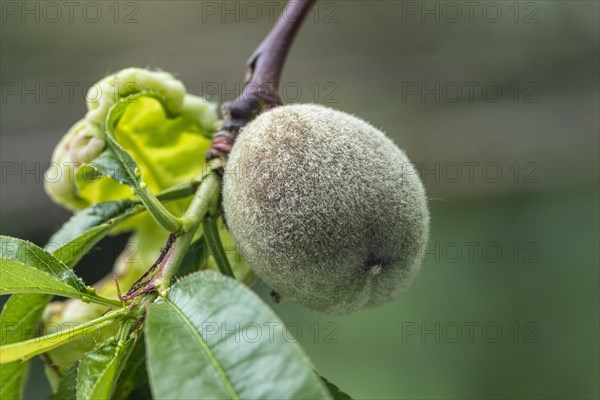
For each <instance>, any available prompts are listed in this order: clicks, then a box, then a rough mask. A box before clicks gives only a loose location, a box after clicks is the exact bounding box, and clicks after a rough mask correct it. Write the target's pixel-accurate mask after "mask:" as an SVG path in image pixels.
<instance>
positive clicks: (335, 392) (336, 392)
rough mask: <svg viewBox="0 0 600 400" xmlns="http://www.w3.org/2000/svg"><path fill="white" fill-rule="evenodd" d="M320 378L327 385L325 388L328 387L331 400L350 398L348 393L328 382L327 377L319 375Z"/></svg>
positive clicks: (347, 399) (348, 399)
mask: <svg viewBox="0 0 600 400" xmlns="http://www.w3.org/2000/svg"><path fill="white" fill-rule="evenodd" d="M321 380H322V381H323V382H324V383H325V385H327V389H329V393H331V396H333V400H352V397H350V395H349V394H346V393H344V392H342V391H341V390H340V388H339V387H337V386H336V385H334V384H333V383H331V382H329V381H328V380H327V379H325V378H324V377H322V376H321Z"/></svg>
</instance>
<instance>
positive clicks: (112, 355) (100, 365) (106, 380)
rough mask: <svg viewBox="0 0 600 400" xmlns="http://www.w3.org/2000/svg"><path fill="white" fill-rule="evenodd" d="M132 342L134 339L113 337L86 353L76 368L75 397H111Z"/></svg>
mask: <svg viewBox="0 0 600 400" xmlns="http://www.w3.org/2000/svg"><path fill="white" fill-rule="evenodd" d="M134 344H135V340H134V339H128V340H127V341H123V340H120V341H117V340H116V339H114V340H112V341H109V342H108V343H105V344H104V345H102V346H101V347H99V348H97V349H94V350H92V351H90V352H89V353H86V355H85V356H84V357H83V358H82V359H81V360H80V361H79V367H78V368H77V398H78V399H80V400H87V399H109V398H111V396H112V393H113V391H114V388H115V386H116V383H117V381H118V379H119V375H120V374H121V371H122V370H123V367H124V366H125V362H126V361H127V358H128V357H129V355H130V354H131V351H132V350H133V346H134Z"/></svg>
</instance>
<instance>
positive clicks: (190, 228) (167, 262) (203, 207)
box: [155, 172, 221, 292]
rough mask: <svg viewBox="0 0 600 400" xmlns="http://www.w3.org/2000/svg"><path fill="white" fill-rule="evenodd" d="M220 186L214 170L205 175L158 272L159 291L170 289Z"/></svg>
mask: <svg viewBox="0 0 600 400" xmlns="http://www.w3.org/2000/svg"><path fill="white" fill-rule="evenodd" d="M220 188H221V184H220V182H219V178H218V177H217V175H216V174H215V173H214V172H212V173H210V174H207V175H206V176H204V178H203V180H202V183H201V184H200V187H199V188H198V190H197V191H196V194H195V195H194V198H193V199H192V202H191V203H190V205H189V207H188V209H187V211H186V212H185V213H184V214H183V216H182V217H181V221H183V227H182V228H183V229H182V231H181V233H179V234H178V236H177V238H176V239H175V243H173V245H172V246H171V248H170V249H169V252H168V253H167V255H166V256H165V259H164V261H163V264H162V265H161V267H160V270H159V271H158V272H157V273H156V281H155V282H156V284H157V287H158V289H159V292H163V291H165V290H166V289H168V287H169V285H170V283H171V279H172V278H173V276H174V275H175V273H176V272H177V269H178V268H179V265H181V262H182V261H183V259H184V257H185V255H186V254H187V252H188V250H189V248H190V245H191V243H192V239H193V238H194V235H195V234H196V231H197V230H198V228H199V227H200V224H201V223H202V220H203V219H204V217H205V216H206V214H207V213H208V210H209V208H210V207H211V205H212V204H214V201H215V200H216V199H217V197H218V195H219V190H220Z"/></svg>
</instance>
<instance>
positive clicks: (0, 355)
mask: <svg viewBox="0 0 600 400" xmlns="http://www.w3.org/2000/svg"><path fill="white" fill-rule="evenodd" d="M123 313H124V311H123V310H119V311H114V312H111V313H108V314H106V315H104V316H102V317H100V318H97V319H94V320H92V321H89V322H86V323H84V324H81V325H78V326H76V327H74V328H73V329H61V330H59V331H58V332H55V333H53V334H50V335H46V336H41V337H36V338H33V339H29V340H25V341H21V342H17V343H11V344H7V345H3V346H0V364H6V363H10V362H13V361H17V360H28V359H30V358H31V357H33V356H36V355H38V354H42V353H45V352H47V351H50V350H52V349H55V348H57V347H59V346H61V345H63V344H65V343H67V342H70V341H72V340H74V339H77V338H78V337H81V336H84V335H85V336H86V337H94V336H93V335H89V336H88V334H90V332H94V331H97V330H99V329H102V328H105V327H107V326H109V325H111V324H113V323H115V322H116V321H117V320H119V319H120V318H121V316H122V314H123Z"/></svg>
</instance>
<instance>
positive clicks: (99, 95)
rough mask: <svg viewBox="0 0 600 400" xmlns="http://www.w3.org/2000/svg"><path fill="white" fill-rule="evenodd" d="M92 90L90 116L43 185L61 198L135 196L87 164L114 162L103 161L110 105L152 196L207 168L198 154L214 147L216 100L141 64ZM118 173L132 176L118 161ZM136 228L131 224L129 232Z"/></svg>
mask: <svg viewBox="0 0 600 400" xmlns="http://www.w3.org/2000/svg"><path fill="white" fill-rule="evenodd" d="M90 91H91V93H89V94H88V110H89V111H88V113H87V114H86V116H85V118H84V119H82V120H81V121H79V122H78V123H77V124H75V126H73V128H72V129H71V130H69V132H68V133H67V134H66V135H65V137H64V138H63V139H62V140H61V142H60V143H59V144H58V146H57V148H56V150H55V152H54V154H53V157H52V161H53V166H54V168H52V169H51V172H52V174H51V175H52V176H51V177H50V178H51V179H46V183H45V186H46V190H47V192H48V193H49V194H50V196H51V197H52V199H53V200H54V201H55V202H57V203H58V204H61V205H63V206H65V207H66V208H68V209H70V210H81V209H83V208H85V207H87V206H89V205H91V204H96V203H99V202H103V201H109V200H120V199H124V198H132V193H131V191H130V190H129V188H128V187H127V186H125V185H122V184H120V183H119V182H118V181H114V180H113V179H112V178H110V177H106V176H102V175H101V174H98V173H97V171H96V170H95V169H94V168H89V167H87V166H88V165H89V164H94V162H95V161H97V162H98V163H101V164H106V162H107V161H110V160H106V159H103V158H107V157H108V158H110V157H109V156H110V154H109V153H103V151H105V150H106V149H107V139H106V128H107V125H106V124H107V117H108V116H109V111H110V110H111V108H115V109H117V111H118V112H117V113H116V114H115V113H112V114H113V118H112V120H113V122H115V123H114V124H113V125H112V126H111V129H110V130H111V134H112V135H113V137H114V139H115V141H116V142H117V143H118V144H119V145H120V146H122V147H123V149H124V150H125V151H126V152H128V153H129V154H131V157H132V159H133V160H134V161H135V162H136V164H137V165H138V166H139V171H140V173H141V175H142V176H143V178H144V182H145V183H146V184H147V185H148V188H149V189H150V190H152V191H153V192H154V193H158V192H159V191H162V190H165V189H167V188H169V187H171V186H173V185H176V184H178V183H181V182H185V181H187V180H191V179H192V178H193V177H194V176H196V175H197V174H199V173H200V172H201V171H202V168H203V166H204V160H203V157H202V156H199V155H202V154H204V152H206V151H207V150H208V148H209V146H210V136H211V135H212V133H213V132H214V131H215V130H216V128H217V123H218V118H217V114H216V106H215V105H214V104H212V103H209V102H207V101H206V100H204V99H202V98H200V97H197V96H193V95H191V94H187V93H186V92H185V87H184V86H183V84H182V83H181V82H180V81H178V80H177V79H175V78H174V77H173V76H172V75H170V74H168V73H165V72H158V71H148V70H144V69H139V68H127V69H125V70H123V71H120V72H118V73H116V74H114V75H111V76H108V77H106V78H104V79H103V80H101V81H100V82H99V83H98V84H96V85H94V86H93V87H92V88H91V89H90ZM113 111H114V110H113ZM115 117H116V118H115ZM109 119H110V118H109ZM98 157H100V159H99V160H97V159H98ZM108 164H109V165H110V164H111V163H108ZM113 169H114V168H113ZM113 172H114V173H113V174H112V175H119V176H121V177H123V174H125V173H126V171H124V170H122V169H121V167H120V166H117V169H116V170H114V171H113ZM109 175H111V174H109ZM112 175H111V176H112ZM181 207H182V206H181V204H180V206H179V207H176V206H173V208H174V209H179V208H181ZM133 226H135V224H132V225H128V224H126V225H124V226H123V229H126V228H127V229H131V228H132V227H133Z"/></svg>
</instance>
